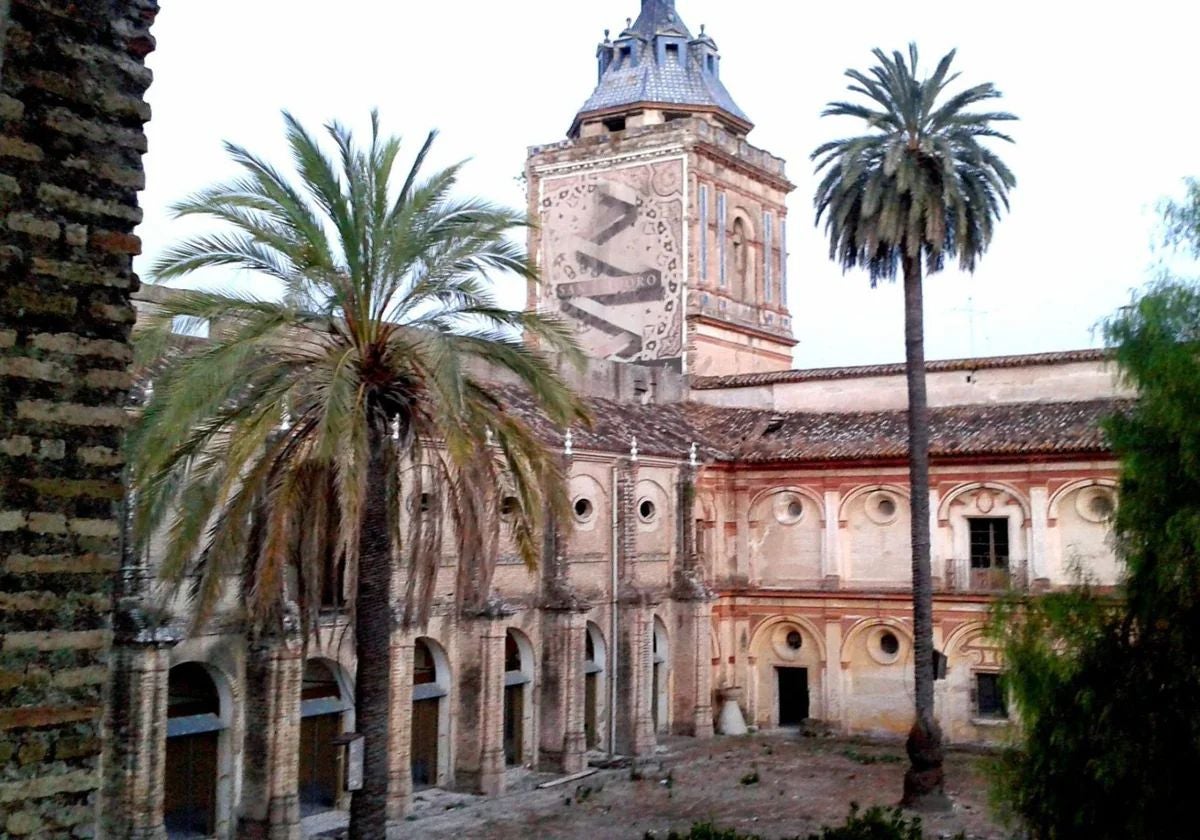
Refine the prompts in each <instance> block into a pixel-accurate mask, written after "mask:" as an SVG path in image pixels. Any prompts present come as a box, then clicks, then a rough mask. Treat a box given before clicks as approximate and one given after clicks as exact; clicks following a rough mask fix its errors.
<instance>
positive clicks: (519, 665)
mask: <svg viewBox="0 0 1200 840" xmlns="http://www.w3.org/2000/svg"><path fill="white" fill-rule="evenodd" d="M532 689H533V646H532V645H531V644H530V643H529V639H528V638H527V637H526V636H525V635H524V634H523V633H521V632H520V631H519V630H509V631H508V633H507V634H506V635H505V637H504V760H505V762H506V763H508V764H510V765H515V764H524V763H525V762H526V761H527V760H529V758H530V755H529V753H530V752H531V748H532V737H533V734H534V733H533V691H532Z"/></svg>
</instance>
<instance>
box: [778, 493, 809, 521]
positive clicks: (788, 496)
mask: <svg viewBox="0 0 1200 840" xmlns="http://www.w3.org/2000/svg"><path fill="white" fill-rule="evenodd" d="M803 518H804V500H803V499H801V498H800V497H799V496H798V495H796V494H795V493H780V494H779V495H778V496H776V497H775V519H776V520H777V521H779V522H780V523H781V524H783V525H795V524H796V523H797V522H799V521H800V520H801V519H803Z"/></svg>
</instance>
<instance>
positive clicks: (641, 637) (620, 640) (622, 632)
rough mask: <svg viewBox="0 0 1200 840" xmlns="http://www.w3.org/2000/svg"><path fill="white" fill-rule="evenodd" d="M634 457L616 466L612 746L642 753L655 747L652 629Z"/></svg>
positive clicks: (626, 751)
mask: <svg viewBox="0 0 1200 840" xmlns="http://www.w3.org/2000/svg"><path fill="white" fill-rule="evenodd" d="M636 488H637V461H636V460H634V459H633V458H629V459H622V460H621V462H620V463H619V464H618V467H617V486H616V488H614V492H615V493H616V496H617V577H618V583H617V638H616V639H614V640H613V647H614V649H615V650H616V653H617V664H616V668H615V669H613V674H615V677H616V680H617V691H616V696H617V707H616V708H615V709H613V710H612V714H613V715H614V716H615V719H616V724H617V743H616V751H617V752H619V753H622V754H624V755H632V756H644V755H650V754H652V753H653V752H654V747H655V738H654V721H653V720H651V718H650V692H651V690H652V689H653V686H652V685H651V681H650V674H651V668H652V667H653V666H652V656H653V654H652V648H651V645H652V644H653V639H654V636H653V633H654V615H653V613H652V611H651V598H650V596H649V595H648V593H646V592H644V591H643V590H642V589H641V588H640V587H639V586H638V584H637V576H636V570H635V563H636V560H637V511H636V509H635V508H636V505H637V495H636V492H635V491H636Z"/></svg>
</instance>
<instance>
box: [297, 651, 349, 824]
mask: <svg viewBox="0 0 1200 840" xmlns="http://www.w3.org/2000/svg"><path fill="white" fill-rule="evenodd" d="M339 676H340V669H339V668H338V666H337V665H335V664H334V663H332V662H327V661H325V660H322V659H310V660H308V661H307V662H305V663H304V683H303V685H302V687H301V689H300V813H301V814H302V815H303V816H308V815H310V814H319V813H321V812H323V811H332V810H334V809H335V808H337V807H338V805H339V799H340V798H341V790H342V774H343V772H344V768H343V767H342V750H341V749H340V748H339V747H338V744H337V739H338V737H339V736H341V735H342V734H343V733H344V732H346V731H347V728H346V723H347V721H346V714H347V713H348V712H349V711H350V710H351V709H352V708H353V700H352V699H351V698H352V697H353V694H352V692H351V691H350V689H349V686H348V685H347V684H346V683H345V681H344V680H343V679H339Z"/></svg>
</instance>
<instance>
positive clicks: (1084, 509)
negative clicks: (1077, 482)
mask: <svg viewBox="0 0 1200 840" xmlns="http://www.w3.org/2000/svg"><path fill="white" fill-rule="evenodd" d="M1075 510H1077V511H1078V512H1079V515H1080V516H1082V517H1083V518H1084V519H1086V520H1088V521H1089V522H1107V521H1108V520H1110V519H1112V516H1113V514H1114V513H1116V510H1117V500H1116V497H1115V496H1114V495H1113V492H1112V490H1110V489H1109V488H1107V487H1087V488H1085V489H1083V490H1080V491H1079V494H1078V495H1077V496H1076V497H1075Z"/></svg>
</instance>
